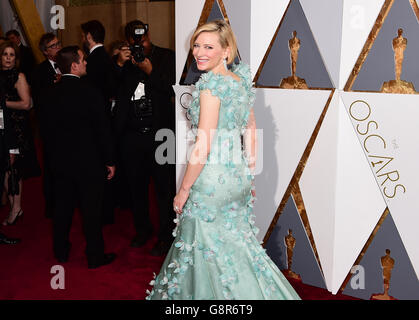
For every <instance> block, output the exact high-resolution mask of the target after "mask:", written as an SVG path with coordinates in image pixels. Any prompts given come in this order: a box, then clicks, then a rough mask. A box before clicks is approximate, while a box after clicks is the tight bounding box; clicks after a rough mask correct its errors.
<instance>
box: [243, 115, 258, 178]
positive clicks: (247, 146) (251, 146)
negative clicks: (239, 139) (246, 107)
mask: <svg viewBox="0 0 419 320" xmlns="http://www.w3.org/2000/svg"><path fill="white" fill-rule="evenodd" d="M243 140H244V150H245V155H246V157H247V161H248V163H249V168H250V171H251V172H252V174H254V173H255V169H256V150H257V137H256V120H255V113H254V111H253V108H252V109H250V114H249V120H248V121H247V128H246V131H245V133H244V139H243Z"/></svg>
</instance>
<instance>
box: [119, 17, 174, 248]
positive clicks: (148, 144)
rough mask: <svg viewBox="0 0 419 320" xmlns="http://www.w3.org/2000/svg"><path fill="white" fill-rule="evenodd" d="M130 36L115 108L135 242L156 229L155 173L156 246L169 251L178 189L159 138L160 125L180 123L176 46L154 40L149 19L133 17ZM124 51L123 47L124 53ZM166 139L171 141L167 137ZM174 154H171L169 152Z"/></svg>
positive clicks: (127, 32)
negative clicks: (152, 194) (155, 221)
mask: <svg viewBox="0 0 419 320" xmlns="http://www.w3.org/2000/svg"><path fill="white" fill-rule="evenodd" d="M125 36H126V38H127V40H128V42H129V43H130V45H131V48H132V52H131V55H132V57H131V61H127V62H126V63H125V64H124V66H123V70H122V84H121V85H120V90H119V94H118V99H117V106H116V107H115V108H116V111H115V134H116V137H117V141H118V143H119V146H120V148H121V154H122V161H123V164H124V170H125V172H127V179H128V184H129V189H130V195H131V206H132V211H133V215H134V225H135V229H136V231H137V235H136V237H135V238H134V239H133V240H132V242H131V246H133V247H141V246H143V245H144V244H145V243H146V242H147V241H148V239H149V238H150V237H151V235H152V231H153V230H152V225H151V221H150V217H149V204H148V201H149V197H148V189H149V184H150V178H151V177H152V178H153V182H154V186H155V190H156V196H157V205H158V210H159V234H158V241H157V243H156V244H155V246H154V247H153V249H152V250H151V254H152V255H155V256H159V255H164V254H165V253H166V252H167V251H168V249H169V247H170V245H171V242H172V241H173V238H172V230H173V228H174V224H173V219H174V216H175V215H174V212H173V207H172V202H173V198H174V195H175V168H174V154H172V155H171V156H172V157H173V159H172V163H171V164H170V163H163V164H161V163H158V162H157V159H156V150H157V148H158V147H159V145H160V144H161V142H158V141H156V133H157V132H158V131H159V130H160V129H168V130H171V131H172V132H173V131H174V127H175V108H174V99H173V97H174V92H173V88H172V85H173V84H174V83H175V55H174V52H173V51H172V50H169V49H165V48H160V47H158V46H156V45H154V44H152V43H151V40H150V33H149V29H148V25H146V24H144V23H143V22H141V21H139V20H135V21H131V22H129V23H128V24H127V25H126V27H125ZM121 54H123V53H121ZM165 142H167V141H165ZM168 156H169V157H170V155H168Z"/></svg>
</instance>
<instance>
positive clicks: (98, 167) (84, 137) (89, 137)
mask: <svg viewBox="0 0 419 320" xmlns="http://www.w3.org/2000/svg"><path fill="white" fill-rule="evenodd" d="M103 103H104V102H103V98H102V95H101V94H100V93H99V92H98V91H97V89H95V88H94V87H92V86H91V85H90V84H89V83H88V82H87V81H86V80H85V79H79V78H77V77H73V76H69V75H64V76H62V78H61V80H60V81H59V82H58V83H56V84H55V85H54V86H53V88H52V89H51V92H50V94H49V95H48V97H46V100H42V108H41V114H40V115H41V125H42V127H43V130H42V132H43V139H44V144H45V148H46V150H47V155H48V157H49V159H48V160H49V163H50V164H51V170H52V172H53V173H55V174H60V175H62V174H65V175H69V174H70V175H76V174H82V175H83V176H86V177H89V176H90V177H91V176H95V177H99V176H100V177H104V176H105V174H106V167H105V165H108V166H111V165H114V142H113V140H112V135H111V131H110V124H109V121H110V119H109V117H107V116H106V114H105V113H104V112H103Z"/></svg>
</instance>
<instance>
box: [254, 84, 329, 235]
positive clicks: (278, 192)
mask: <svg viewBox="0 0 419 320" xmlns="http://www.w3.org/2000/svg"><path fill="white" fill-rule="evenodd" d="M330 93H331V91H328V90H319V91H314V90H285V89H281V90H277V89H262V88H260V89H257V91H256V102H255V117H256V126H257V128H258V129H261V130H263V150H261V143H260V142H258V151H259V152H263V163H261V161H260V157H258V160H257V163H258V167H259V166H263V167H262V168H261V170H260V174H258V175H256V195H257V199H258V200H257V201H256V203H255V214H256V225H257V226H258V228H259V229H260V231H261V232H260V233H259V235H258V237H259V239H263V237H264V235H265V234H266V231H267V229H268V227H269V225H270V223H271V221H272V219H273V217H274V215H275V212H276V210H277V208H278V206H279V204H280V202H281V200H282V198H283V197H284V193H285V191H286V189H287V187H288V185H289V183H290V181H291V178H292V176H293V174H294V172H295V169H296V168H297V165H298V163H299V161H300V159H301V157H302V154H303V152H304V150H305V148H306V146H307V143H308V141H309V140H310V138H311V136H312V134H313V131H314V128H315V126H316V124H317V122H318V120H319V117H320V115H321V113H322V111H323V109H324V107H325V105H326V103H327V100H328V98H329V96H330Z"/></svg>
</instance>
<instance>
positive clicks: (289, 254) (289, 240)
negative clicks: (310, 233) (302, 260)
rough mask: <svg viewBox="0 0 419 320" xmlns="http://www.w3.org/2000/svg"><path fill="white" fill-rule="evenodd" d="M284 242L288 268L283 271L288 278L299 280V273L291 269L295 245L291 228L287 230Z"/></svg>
mask: <svg viewBox="0 0 419 320" xmlns="http://www.w3.org/2000/svg"><path fill="white" fill-rule="evenodd" d="M285 244H286V245H287V262H288V269H287V270H286V271H285V273H286V274H287V275H288V277H290V278H293V279H297V280H301V277H300V275H298V274H296V273H295V272H294V271H292V270H291V267H292V255H293V253H294V247H295V238H294V237H293V235H292V230H291V229H289V230H288V235H287V236H286V237H285Z"/></svg>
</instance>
